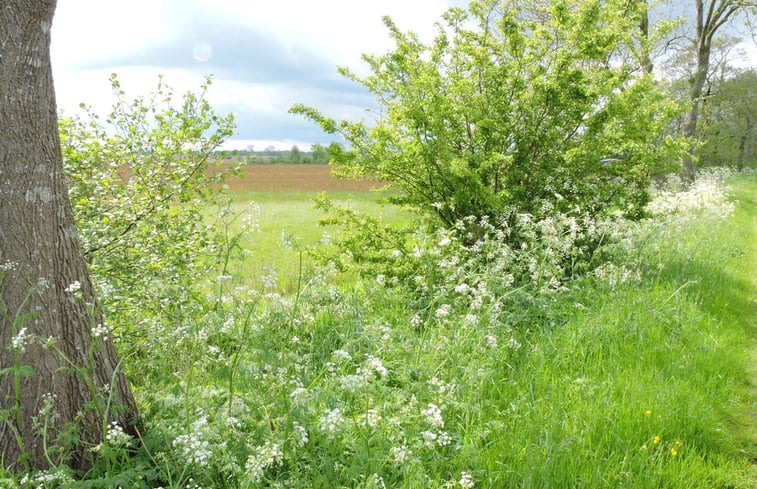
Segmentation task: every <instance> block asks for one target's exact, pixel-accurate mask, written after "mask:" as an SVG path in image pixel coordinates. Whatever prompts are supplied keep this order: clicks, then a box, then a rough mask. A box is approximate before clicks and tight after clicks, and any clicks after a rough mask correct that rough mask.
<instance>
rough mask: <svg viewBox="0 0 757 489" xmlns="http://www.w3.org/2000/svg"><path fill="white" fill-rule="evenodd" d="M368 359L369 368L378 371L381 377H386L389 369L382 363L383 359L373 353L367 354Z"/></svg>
mask: <svg viewBox="0 0 757 489" xmlns="http://www.w3.org/2000/svg"><path fill="white" fill-rule="evenodd" d="M366 358H367V359H366V361H365V367H366V369H367V370H370V371H373V372H376V373H377V374H378V375H379V377H386V374H387V370H386V367H384V365H383V364H382V363H381V360H379V359H378V358H376V357H374V356H373V355H366Z"/></svg>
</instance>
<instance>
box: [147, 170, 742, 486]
mask: <svg viewBox="0 0 757 489" xmlns="http://www.w3.org/2000/svg"><path fill="white" fill-rule="evenodd" d="M735 188H736V191H735V194H734V195H735V196H736V198H737V200H738V202H739V205H738V207H737V210H736V212H735V214H733V215H732V216H731V217H727V218H724V217H722V215H721V214H718V213H707V212H704V213H702V214H701V215H699V216H698V217H696V218H678V217H671V218H669V219H667V220H666V221H665V223H664V224H655V225H649V226H645V227H642V228H640V229H639V230H638V232H637V233H636V234H635V235H634V236H633V238H632V239H630V240H628V241H627V242H625V243H621V245H620V246H619V247H618V249H617V250H616V252H615V253H616V256H615V262H616V264H618V265H623V266H626V267H628V268H629V269H633V270H637V271H638V272H639V273H638V275H637V274H631V275H630V276H629V277H626V278H625V279H622V280H617V281H616V280H614V281H608V280H603V279H599V278H594V277H587V278H584V279H581V280H580V281H577V282H574V283H571V284H569V287H568V289H567V290H563V291H562V292H559V293H556V294H554V295H551V296H548V297H546V298H543V299H542V300H539V301H536V302H533V303H531V304H529V303H525V302H524V303H522V304H520V305H519V308H518V309H517V310H512V311H506V312H507V314H503V315H501V316H500V318H501V320H499V321H487V320H486V318H485V317H484V316H481V317H480V318H479V319H478V320H476V321H468V320H467V319H466V318H464V317H462V316H461V315H456V314H452V315H450V316H447V317H438V316H437V317H434V316H432V315H428V318H426V319H424V320H421V321H418V320H414V319H413V317H414V315H415V313H416V312H417V311H415V310H413V308H412V307H411V305H410V304H411V302H412V301H411V300H409V298H408V296H407V295H406V293H405V292H402V291H398V290H395V289H391V288H384V287H382V286H379V285H377V284H372V285H371V284H363V286H362V287H360V288H353V290H351V291H349V292H345V291H343V290H341V289H338V288H335V287H333V286H328V285H324V286H322V287H314V288H311V289H309V291H308V292H307V293H306V294H304V295H303V296H302V297H301V298H299V299H298V300H297V301H293V300H292V299H277V300H275V301H274V303H273V304H270V305H268V306H267V307H265V308H262V309H261V308H256V306H253V305H251V304H254V300H251V299H250V298H249V296H245V295H244V294H247V293H248V292H246V291H245V290H246V289H244V288H242V289H239V288H237V289H232V288H231V287H230V288H229V290H228V291H227V294H228V296H227V298H226V299H225V301H224V302H225V304H226V306H225V308H224V309H223V310H220V311H216V312H215V313H214V314H215V315H212V316H209V318H210V319H209V320H208V322H206V323H204V324H197V325H193V326H191V327H190V328H189V329H188V330H185V331H182V332H181V334H180V335H179V336H177V337H175V338H173V337H170V338H168V341H167V343H166V344H164V345H162V346H161V345H157V344H156V345H155V346H154V347H153V348H152V349H160V348H166V347H167V345H170V346H171V347H172V348H174V351H175V353H174V355H173V357H174V358H177V359H187V360H186V361H181V362H178V363H177V364H175V365H174V364H172V365H162V366H160V367H158V368H157V369H156V373H157V372H159V371H161V370H162V371H164V372H174V373H175V375H179V378H180V379H181V382H180V383H179V384H178V385H177V383H176V379H175V377H173V376H171V377H162V378H160V376H159V375H157V378H156V379H153V380H151V381H150V382H149V383H146V384H145V385H144V387H143V388H142V389H141V392H140V397H141V399H142V402H143V405H144V406H145V412H146V413H147V417H148V419H149V421H150V424H151V426H152V431H151V433H152V434H151V435H150V436H151V437H153V442H155V440H163V441H162V443H163V444H166V443H170V444H171V447H172V450H170V451H169V452H166V453H170V454H171V455H170V457H169V456H168V455H165V457H166V462H165V467H168V468H173V473H174V477H176V479H175V480H174V481H173V484H174V486H175V487H178V486H179V485H180V484H184V483H185V482H186V481H187V480H188V478H189V477H192V479H193V481H195V482H196V483H198V484H199V485H201V486H202V487H269V486H270V487H365V488H367V487H384V485H386V487H406V488H415V487H428V488H441V487H525V488H542V487H543V488H553V487H591V488H599V487H607V488H617V487H628V488H661V487H665V488H708V489H709V488H748V487H753V485H754V482H755V480H757V475H756V474H755V470H754V468H753V465H752V460H753V458H754V456H755V454H756V453H757V451H756V450H755V446H754V438H753V437H752V436H753V424H752V422H751V421H750V418H751V416H750V414H751V413H750V412H749V408H748V406H749V404H750V402H751V401H752V398H751V396H752V393H751V392H750V385H752V379H751V376H750V375H751V374H750V372H749V367H750V365H751V361H752V357H751V354H750V351H751V349H752V345H753V344H754V331H755V309H754V299H755V290H757V289H756V287H755V282H754V279H753V276H754V273H753V271H754V270H755V266H756V263H755V225H756V221H755V208H754V205H755V204H754V197H753V196H754V195H757V180H755V178H754V177H742V178H740V179H739V180H738V181H737V184H736V187H735ZM259 200H263V199H259ZM287 205H289V204H287ZM240 290H241V291H240ZM142 369H143V371H145V369H144V366H142ZM163 392H172V394H170V395H165V394H161V393H163ZM171 440H172V441H171ZM148 446H149V444H148ZM198 446H199V447H203V446H205V447H207V453H203V454H202V456H201V457H197V456H196V453H197V449H196V447H198ZM176 467H182V469H181V470H179V469H178V468H176ZM164 472H166V471H165V470H164Z"/></svg>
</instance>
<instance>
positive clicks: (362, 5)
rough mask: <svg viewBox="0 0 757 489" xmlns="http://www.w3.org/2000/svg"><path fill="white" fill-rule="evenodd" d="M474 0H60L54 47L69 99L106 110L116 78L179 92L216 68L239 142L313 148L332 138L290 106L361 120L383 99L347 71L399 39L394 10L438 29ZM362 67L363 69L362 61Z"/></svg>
mask: <svg viewBox="0 0 757 489" xmlns="http://www.w3.org/2000/svg"><path fill="white" fill-rule="evenodd" d="M466 4H467V2H466V1H465V0H381V1H375V0H318V1H314V0H276V1H272V0H130V1H128V2H124V1H122V0H58V6H57V9H56V13H55V17H54V19H53V29H52V45H51V56H52V64H53V77H54V81H55V88H56V99H57V103H58V108H59V109H62V110H63V111H64V112H65V113H73V112H76V111H77V110H78V109H77V108H78V106H79V104H81V103H85V104H87V105H89V106H91V107H92V108H93V109H94V111H95V112H98V113H101V114H105V113H107V111H108V109H109V108H110V106H111V105H112V104H113V102H114V98H113V95H112V91H111V87H110V82H109V77H110V75H111V73H116V74H117V75H118V78H119V81H120V82H121V87H122V89H124V90H125V91H126V94H127V97H128V96H130V97H132V98H133V97H136V96H139V95H145V94H148V93H149V92H150V91H152V90H154V89H155V88H156V86H157V82H158V76H159V75H163V76H164V80H165V82H166V83H167V84H168V85H170V86H171V87H173V89H174V91H175V93H177V94H179V93H183V92H186V91H195V92H196V91H198V90H199V88H200V85H201V84H202V82H203V80H204V78H205V77H206V76H208V75H213V84H212V86H211V88H210V91H209V93H208V100H209V101H210V103H211V105H212V106H213V107H214V109H215V110H216V111H217V112H218V113H219V114H223V115H225V114H228V113H234V114H235V117H236V123H237V133H236V134H235V135H234V136H232V138H231V139H230V141H229V143H227V147H228V148H230V149H245V148H247V147H248V146H250V145H252V146H254V148H255V149H256V150H262V149H265V148H266V147H268V146H274V147H276V148H277V149H290V148H291V147H292V146H293V145H297V146H298V147H299V148H300V149H308V147H309V145H310V144H312V143H320V144H324V143H328V142H330V141H332V140H334V137H333V136H329V135H326V134H324V133H323V132H322V131H321V130H320V129H319V128H318V127H317V126H316V125H315V124H314V123H312V122H310V121H308V120H305V119H304V118H302V117H301V116H296V115H291V114H289V113H288V110H289V108H290V107H291V106H292V105H293V104H295V103H304V104H306V105H312V106H315V107H317V108H318V109H319V110H321V111H322V112H323V113H324V114H326V115H329V116H331V117H335V118H338V119H341V118H348V119H358V118H361V117H362V116H363V115H364V114H365V109H366V108H368V107H375V105H376V104H375V99H374V97H373V96H371V95H370V94H369V93H368V92H367V91H366V90H365V89H364V88H363V87H362V86H360V85H359V84H357V83H355V82H352V81H349V80H346V79H344V78H343V77H342V76H341V75H339V74H338V73H337V67H338V66H346V67H348V68H350V69H352V70H353V71H356V72H358V73H361V72H362V73H365V65H364V63H363V62H362V61H361V59H360V56H361V54H362V53H369V54H382V53H385V52H387V51H388V50H389V49H390V48H391V46H392V44H391V40H390V38H389V35H388V32H387V30H386V27H385V26H384V25H383V23H382V20H381V19H382V17H383V16H385V15H389V16H390V17H391V18H392V19H393V20H394V21H395V22H396V23H397V24H398V26H399V27H400V28H401V29H403V30H412V31H415V32H417V33H418V34H419V35H420V36H421V37H422V38H425V39H431V38H432V36H433V33H434V23H435V22H436V21H437V20H438V19H439V17H440V15H441V14H442V13H443V12H444V11H445V10H446V9H447V8H449V7H451V6H464V5H466ZM361 70H362V71H361Z"/></svg>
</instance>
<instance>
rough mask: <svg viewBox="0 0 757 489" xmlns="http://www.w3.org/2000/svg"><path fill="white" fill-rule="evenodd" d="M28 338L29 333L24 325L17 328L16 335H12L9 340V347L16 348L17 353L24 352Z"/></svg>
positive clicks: (29, 336)
mask: <svg viewBox="0 0 757 489" xmlns="http://www.w3.org/2000/svg"><path fill="white" fill-rule="evenodd" d="M30 339H31V335H30V334H29V333H28V330H27V328H26V326H24V327H23V328H21V329H20V330H18V333H17V334H16V336H14V337H13V339H12V340H11V348H13V349H14V350H16V351H17V352H18V353H25V352H26V347H27V345H28V344H29V340H30Z"/></svg>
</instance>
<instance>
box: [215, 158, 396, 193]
mask: <svg viewBox="0 0 757 489" xmlns="http://www.w3.org/2000/svg"><path fill="white" fill-rule="evenodd" d="M242 170H243V171H244V174H243V176H242V177H241V178H232V179H229V180H228V181H227V184H228V185H229V189H230V190H236V191H245V190H252V191H262V192H282V191H292V190H296V191H303V192H318V191H365V190H371V189H376V188H381V187H384V186H385V185H386V183H383V182H376V181H371V180H363V181H356V180H343V179H339V178H336V177H334V176H333V175H332V174H331V167H330V166H329V165H292V164H272V165H249V166H244V167H242Z"/></svg>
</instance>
